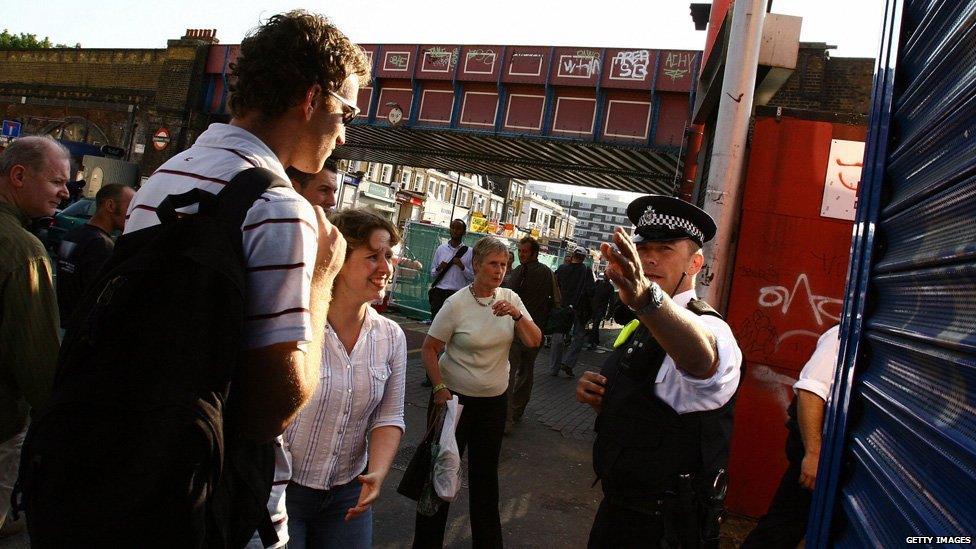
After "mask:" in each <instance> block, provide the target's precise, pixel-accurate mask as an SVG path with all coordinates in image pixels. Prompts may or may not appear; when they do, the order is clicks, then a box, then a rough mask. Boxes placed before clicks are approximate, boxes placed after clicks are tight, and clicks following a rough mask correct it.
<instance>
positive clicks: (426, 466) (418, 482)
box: [397, 406, 447, 501]
mask: <svg viewBox="0 0 976 549" xmlns="http://www.w3.org/2000/svg"><path fill="white" fill-rule="evenodd" d="M446 412H447V406H441V408H440V410H438V411H437V412H436V413H437V415H436V416H435V417H434V421H432V422H430V425H429V426H428V427H427V433H426V434H424V438H423V440H421V441H420V444H418V445H417V450H416V451H415V452H414V454H413V457H412V458H410V463H409V464H408V465H407V470H406V471H404V472H403V477H402V478H400V484H398V485H397V492H399V493H401V494H403V495H404V496H407V497H408V498H410V499H412V500H414V501H420V496H421V494H423V491H424V486H426V485H427V484H429V483H431V482H433V480H432V477H431V474H432V473H433V470H434V457H435V456H434V452H433V446H434V445H435V444H437V442H438V441H439V440H440V438H441V429H442V428H443V427H444V415H445V414H446Z"/></svg>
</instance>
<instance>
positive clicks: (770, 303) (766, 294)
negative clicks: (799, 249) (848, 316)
mask: <svg viewBox="0 0 976 549" xmlns="http://www.w3.org/2000/svg"><path fill="white" fill-rule="evenodd" d="M801 290H802V291H803V293H804V294H805V299H802V300H801V301H800V303H801V304H802V305H800V306H801V307H802V306H805V307H807V308H808V309H809V312H810V313H811V314H813V318H814V319H815V320H816V322H817V326H818V327H825V326H824V322H825V320H828V319H829V320H831V321H833V322H839V321H840V310H841V307H843V305H844V302H843V300H840V299H836V298H833V297H828V296H824V295H817V294H815V293H813V290H812V289H811V288H810V279H809V277H807V274H806V273H800V274H799V275H798V276H797V277H796V281H795V282H794V283H793V289H788V288H787V287H786V286H765V287H763V288H760V289H759V306H760V307H767V308H779V312H780V313H781V314H783V315H784V316H785V315H786V314H787V313H789V312H790V307H791V306H792V305H793V302H794V300H795V299H796V298H797V297H798V296H799V294H800V291H801ZM822 332H823V330H821V331H820V332H814V331H812V330H803V329H797V330H787V331H785V332H783V333H781V334H778V335H777V336H776V344H775V346H774V348H773V352H776V351H778V350H779V346H780V345H781V344H782V343H783V341H785V340H787V339H789V338H791V337H794V336H808V337H813V338H818V337H820V333H822Z"/></svg>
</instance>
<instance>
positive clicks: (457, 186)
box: [447, 172, 461, 227]
mask: <svg viewBox="0 0 976 549" xmlns="http://www.w3.org/2000/svg"><path fill="white" fill-rule="evenodd" d="M459 196H461V172H458V178H457V183H455V184H454V198H453V199H452V200H451V218H450V219H448V220H447V226H448V227H450V226H451V223H454V208H456V207H457V199H458V197H459Z"/></svg>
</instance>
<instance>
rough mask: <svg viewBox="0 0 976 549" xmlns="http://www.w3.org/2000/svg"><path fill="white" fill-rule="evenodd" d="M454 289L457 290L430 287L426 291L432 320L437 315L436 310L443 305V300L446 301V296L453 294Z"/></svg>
mask: <svg viewBox="0 0 976 549" xmlns="http://www.w3.org/2000/svg"><path fill="white" fill-rule="evenodd" d="M456 291H457V290H445V289H443V288H431V290H430V291H429V292H427V300H428V301H430V319H431V320H434V317H435V316H437V312H438V311H440V310H441V307H443V306H444V302H445V301H447V298H449V297H451V296H452V295H454V292H456Z"/></svg>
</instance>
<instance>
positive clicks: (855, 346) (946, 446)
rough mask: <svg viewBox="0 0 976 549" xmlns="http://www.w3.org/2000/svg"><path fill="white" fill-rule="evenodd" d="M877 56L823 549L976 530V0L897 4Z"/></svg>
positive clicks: (825, 491)
mask: <svg viewBox="0 0 976 549" xmlns="http://www.w3.org/2000/svg"><path fill="white" fill-rule="evenodd" d="M878 59H879V62H878V70H877V73H876V80H875V91H874V98H873V105H872V113H873V114H872V117H871V124H870V127H869V143H868V147H867V153H866V155H865V171H864V178H863V179H862V182H861V191H860V192H861V195H860V196H861V200H862V202H863V203H862V204H861V205H860V206H859V210H858V217H857V219H856V220H855V223H856V224H855V238H854V244H853V250H852V263H851V265H852V271H851V276H850V280H849V283H848V289H847V296H846V300H845V311H844V322H843V324H842V330H841V333H842V342H841V360H842V362H841V368H839V369H838V376H837V379H836V382H835V384H834V389H833V394H832V396H831V398H832V404H831V407H830V411H829V412H828V416H827V421H826V427H825V428H826V433H825V439H824V451H823V457H822V460H821V464H820V472H819V475H818V476H819V480H818V483H817V491H816V493H815V495H814V505H813V509H812V514H811V521H810V526H809V530H808V535H807V544H808V546H810V547H826V546H841V547H851V546H872V547H895V546H901V545H903V544H905V543H906V541H907V538H909V537H913V536H933V538H932V539H926V540H923V543H927V544H933V545H934V544H939V543H940V541H944V540H939V539H938V538H937V536H973V537H976V505H973V502H974V501H976V404H974V401H976V333H974V332H976V219H974V213H976V1H973V0H926V1H921V0H916V1H908V2H901V1H898V0H889V2H888V6H887V13H886V15H885V27H884V35H883V40H882V46H881V50H880V55H879V58H878ZM969 542H970V543H971V542H972V539H970V540H969Z"/></svg>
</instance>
